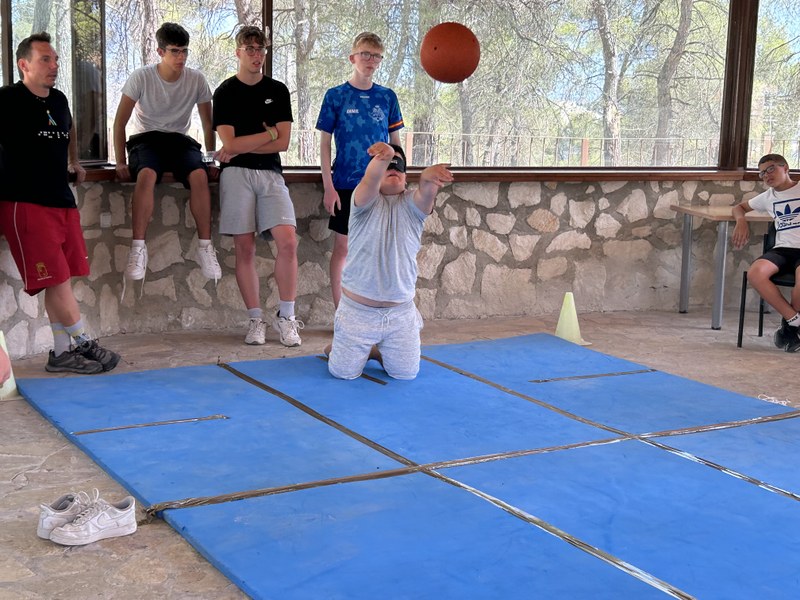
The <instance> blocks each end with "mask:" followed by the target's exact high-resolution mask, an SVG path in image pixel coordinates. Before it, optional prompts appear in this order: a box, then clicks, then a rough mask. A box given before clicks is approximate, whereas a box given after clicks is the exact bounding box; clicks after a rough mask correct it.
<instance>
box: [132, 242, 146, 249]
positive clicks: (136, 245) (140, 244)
mask: <svg viewBox="0 0 800 600" xmlns="http://www.w3.org/2000/svg"><path fill="white" fill-rule="evenodd" d="M131 248H144V240H131Z"/></svg>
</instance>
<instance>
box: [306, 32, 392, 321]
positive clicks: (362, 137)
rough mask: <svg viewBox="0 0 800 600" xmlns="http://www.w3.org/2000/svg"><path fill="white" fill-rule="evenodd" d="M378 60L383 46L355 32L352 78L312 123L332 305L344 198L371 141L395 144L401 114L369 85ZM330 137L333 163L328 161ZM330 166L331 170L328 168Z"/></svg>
mask: <svg viewBox="0 0 800 600" xmlns="http://www.w3.org/2000/svg"><path fill="white" fill-rule="evenodd" d="M381 60H383V41H381V38H379V37H378V36H377V35H375V34H374V33H370V32H364V33H359V34H358V35H357V36H356V38H355V40H353V47H352V50H351V53H350V62H351V63H352V64H353V74H352V76H351V77H350V79H349V80H347V81H346V82H345V83H343V84H342V85H339V86H336V87H334V88H331V89H329V90H328V91H327V92H326V93H325V98H324V100H323V101H322V107H321V108H320V111H319V118H318V119H317V129H319V130H320V132H321V144H320V148H321V150H320V167H321V170H322V182H323V185H324V187H325V194H324V196H323V200H322V202H323V204H324V205H325V210H326V211H328V213H329V214H330V215H331V217H330V220H329V222H328V229H330V230H332V231H333V232H334V236H335V237H334V242H333V253H332V254H331V264H330V277H331V293H332V295H333V303H334V305H335V306H336V307H338V306H339V299H340V298H341V296H342V269H343V268H344V263H345V259H346V258H347V233H348V225H347V224H348V221H349V219H350V198H351V196H352V194H353V190H354V189H355V187H356V186H357V185H358V183H359V182H360V181H361V178H362V177H363V176H364V171H365V170H366V168H367V165H368V164H369V161H370V158H371V157H370V156H369V154H367V149H368V148H369V147H370V146H372V145H373V144H375V143H376V142H390V143H392V144H395V145H400V129H402V127H403V115H402V114H401V113H400V103H399V102H398V101H397V95H396V94H395V93H394V92H393V91H392V90H390V89H389V88H387V87H385V86H382V85H378V84H376V83H373V82H372V78H373V77H374V75H375V71H377V70H378V67H379V66H380V64H381ZM331 138H333V141H334V143H335V144H336V160H335V161H333V162H332V161H331ZM331 165H332V166H331Z"/></svg>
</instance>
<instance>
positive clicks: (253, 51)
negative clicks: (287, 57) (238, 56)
mask: <svg viewBox="0 0 800 600" xmlns="http://www.w3.org/2000/svg"><path fill="white" fill-rule="evenodd" d="M239 49H240V50H244V51H245V52H247V56H255V55H257V54H258V55H260V56H264V55H265V54H266V53H267V47H266V46H239Z"/></svg>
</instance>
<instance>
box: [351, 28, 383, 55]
mask: <svg viewBox="0 0 800 600" xmlns="http://www.w3.org/2000/svg"><path fill="white" fill-rule="evenodd" d="M361 44H369V45H370V46H375V47H376V48H379V49H380V50H381V52H382V51H383V40H382V39H381V38H380V37H378V34H377V33H372V32H371V31H362V32H361V33H359V34H358V35H357V36H356V39H354V40H353V47H352V48H351V50H352V51H354V52H355V49H356V48H358V47H359V45H361Z"/></svg>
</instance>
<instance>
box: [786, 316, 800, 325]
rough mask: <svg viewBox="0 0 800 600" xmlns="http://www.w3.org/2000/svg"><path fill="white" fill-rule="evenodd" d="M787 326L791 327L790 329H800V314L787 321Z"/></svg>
mask: <svg viewBox="0 0 800 600" xmlns="http://www.w3.org/2000/svg"><path fill="white" fill-rule="evenodd" d="M786 324H787V325H789V327H800V313H794V316H793V317H792V318H791V319H787V320H786Z"/></svg>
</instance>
